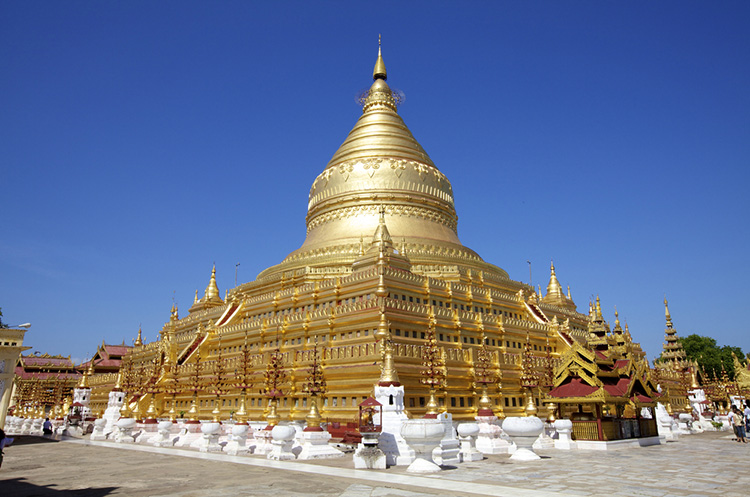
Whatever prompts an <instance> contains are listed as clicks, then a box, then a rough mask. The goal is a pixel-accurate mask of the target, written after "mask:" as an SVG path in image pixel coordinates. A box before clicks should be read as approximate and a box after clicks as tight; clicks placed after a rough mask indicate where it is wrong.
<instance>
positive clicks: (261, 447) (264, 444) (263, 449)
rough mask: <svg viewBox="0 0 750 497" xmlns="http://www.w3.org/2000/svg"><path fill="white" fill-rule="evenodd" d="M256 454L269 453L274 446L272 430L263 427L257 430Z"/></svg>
mask: <svg viewBox="0 0 750 497" xmlns="http://www.w3.org/2000/svg"><path fill="white" fill-rule="evenodd" d="M254 437H255V451H254V453H255V454H260V455H267V454H269V453H270V452H271V449H272V448H273V437H271V430H268V429H266V428H262V429H260V430H258V431H256V432H255V434H254Z"/></svg>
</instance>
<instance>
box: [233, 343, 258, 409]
mask: <svg viewBox="0 0 750 497" xmlns="http://www.w3.org/2000/svg"><path fill="white" fill-rule="evenodd" d="M252 367H253V364H252V358H251V356H250V347H249V346H248V344H247V331H245V342H244V343H243V345H242V354H241V355H240V364H239V370H237V369H235V371H234V378H235V383H234V387H235V388H238V389H239V390H240V392H241V394H240V408H239V410H238V411H237V413H236V414H237V421H238V424H247V391H248V390H249V389H251V388H252V387H253V382H252V379H251V378H252V377H251V375H252Z"/></svg>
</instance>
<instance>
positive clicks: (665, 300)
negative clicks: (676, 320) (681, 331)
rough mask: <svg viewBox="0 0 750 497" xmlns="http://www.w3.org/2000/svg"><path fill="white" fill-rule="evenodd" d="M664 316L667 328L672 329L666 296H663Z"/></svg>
mask: <svg viewBox="0 0 750 497" xmlns="http://www.w3.org/2000/svg"><path fill="white" fill-rule="evenodd" d="M664 314H665V316H666V318H667V326H668V327H670V328H671V327H672V316H671V315H670V314H669V304H668V303H667V296H666V295H665V296H664Z"/></svg>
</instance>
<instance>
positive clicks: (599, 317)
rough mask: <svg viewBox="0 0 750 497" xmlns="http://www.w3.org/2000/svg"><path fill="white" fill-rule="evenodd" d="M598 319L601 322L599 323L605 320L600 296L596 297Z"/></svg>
mask: <svg viewBox="0 0 750 497" xmlns="http://www.w3.org/2000/svg"><path fill="white" fill-rule="evenodd" d="M596 319H597V320H599V321H601V320H602V319H604V318H603V317H602V305H601V302H599V296H598V295H597V296H596Z"/></svg>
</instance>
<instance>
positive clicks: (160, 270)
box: [0, 1, 750, 359]
mask: <svg viewBox="0 0 750 497" xmlns="http://www.w3.org/2000/svg"><path fill="white" fill-rule="evenodd" d="M748 26H750V3H748V2H746V1H742V2H710V3H709V2H684V1H680V2H667V1H662V2H594V1H590V2H575V1H571V2H557V1H554V2H474V3H472V2H460V3H458V2H456V3H443V2H377V3H372V2H362V3H357V4H354V3H352V2H265V3H251V2H246V1H242V2H185V1H179V2H136V1H128V2H93V1H92V2H52V1H49V2H33V1H32V2H4V4H3V6H2V9H1V10H0V62H1V63H2V71H0V104H1V105H0V185H1V187H2V188H1V191H2V195H1V196H0V198H1V199H2V209H1V211H0V307H2V310H3V313H4V315H5V318H4V319H5V321H6V322H7V323H10V324H20V323H24V322H27V321H29V322H31V323H32V327H31V330H30V331H29V333H28V334H27V339H26V342H27V344H28V345H31V346H32V347H34V350H39V351H42V352H50V353H63V354H66V355H67V354H71V355H72V356H73V357H74V358H78V359H83V358H85V357H86V356H88V355H90V354H92V353H93V352H94V351H95V349H96V346H97V344H98V343H100V342H101V341H102V340H106V341H107V342H110V343H115V342H117V343H119V342H121V341H122V340H123V339H124V340H126V341H127V342H128V343H130V342H131V340H132V339H133V338H134V337H135V335H136V332H137V330H138V325H139V323H142V325H143V330H144V334H145V337H146V339H147V340H149V341H150V340H153V339H155V338H156V336H157V332H158V330H159V329H160V328H161V326H162V324H163V323H164V322H165V321H167V320H168V318H169V308H170V306H171V304H172V298H173V296H174V298H175V300H176V301H177V302H178V304H179V308H180V310H181V314H183V315H184V314H185V313H186V311H187V308H188V307H189V306H190V304H191V302H192V299H193V295H194V291H195V289H196V288H197V289H200V290H201V292H202V291H203V289H204V288H205V286H206V284H207V282H208V277H209V274H210V270H211V265H212V264H213V263H214V261H215V262H216V267H217V275H218V283H219V287H220V289H221V292H222V294H223V293H224V289H225V288H227V286H230V287H231V286H233V285H234V271H235V264H236V263H238V262H239V263H240V264H241V265H240V266H239V282H240V283H242V282H246V281H250V280H252V279H254V278H255V276H256V275H257V274H258V273H259V272H260V271H262V270H263V269H265V268H266V267H268V266H270V265H273V264H276V263H278V262H280V261H281V259H283V258H284V257H285V256H286V254H288V253H289V252H291V251H292V250H295V249H296V248H298V247H299V246H300V244H301V243H302V241H303V239H304V234H305V224H304V221H305V214H306V207H307V194H308V192H309V188H310V185H311V184H312V181H313V180H314V179H315V177H316V176H317V175H318V174H319V173H320V172H321V171H322V170H323V168H324V167H325V165H326V163H327V161H328V160H329V159H330V157H331V156H332V154H333V153H334V152H335V151H336V149H337V148H338V146H339V145H340V144H341V142H342V141H343V140H344V138H345V137H346V135H347V133H348V132H349V130H350V129H351V127H352V126H353V125H354V122H355V121H356V119H357V117H358V115H359V113H360V109H359V108H358V107H357V105H356V104H355V99H354V97H355V94H356V93H357V92H358V91H359V90H361V89H363V88H366V87H368V86H369V84H370V81H371V80H370V78H371V74H372V66H373V64H374V61H375V56H376V52H377V35H378V33H382V34H383V55H384V58H385V62H386V66H387V68H388V73H389V79H388V81H389V83H391V85H392V86H394V87H396V88H399V89H401V90H403V91H404V92H405V93H406V97H407V98H406V103H405V104H404V105H403V106H402V108H401V110H400V113H401V115H402V116H403V117H404V119H405V121H406V123H407V125H408V126H409V127H410V129H411V130H412V132H413V134H414V135H415V137H416V138H417V139H418V140H419V141H420V142H421V144H422V145H423V146H424V148H425V149H426V150H427V152H428V153H429V154H430V156H431V157H432V159H433V160H434V162H435V164H437V166H438V168H440V169H441V170H442V171H443V172H444V173H445V174H446V175H447V176H448V178H449V179H450V180H451V182H452V184H453V188H454V191H455V198H456V208H457V210H458V215H459V236H460V238H461V240H462V242H463V243H464V244H465V245H467V246H469V247H471V248H472V249H474V250H476V251H477V252H478V253H479V254H480V255H481V256H482V257H483V258H484V259H485V260H487V261H489V262H492V263H494V264H497V265H498V266H500V267H502V268H504V269H505V270H507V271H508V272H509V273H510V275H511V277H513V278H514V279H518V280H522V281H528V277H529V274H528V265H527V263H526V261H527V260H531V261H532V267H533V280H534V284H537V283H541V284H542V285H543V286H546V283H547V279H548V275H549V272H548V267H549V261H550V259H552V258H554V261H555V265H556V267H557V273H558V277H559V279H560V281H561V283H562V284H563V286H566V285H570V287H571V291H572V294H573V298H574V300H575V301H576V303H577V304H578V306H579V310H582V311H583V312H586V309H587V305H588V301H589V298H591V297H592V296H594V295H597V294H598V295H600V296H601V299H602V304H603V307H604V310H605V313H606V316H607V318H609V319H610V320H613V307H614V305H617V307H618V309H619V311H620V317H621V319H623V320H627V322H628V323H629V324H630V329H631V332H632V334H633V336H634V338H635V339H636V340H638V341H640V342H641V343H642V344H643V346H644V348H645V349H646V351H647V353H648V356H649V358H653V357H654V356H655V355H657V354H658V353H659V351H660V349H661V343H662V340H663V334H664V331H663V330H664V314H663V306H662V299H663V297H664V294H665V293H666V294H667V297H668V298H669V300H670V308H671V311H672V316H673V318H674V322H675V325H676V327H677V330H678V333H680V334H681V335H683V336H684V335H688V334H690V333H699V334H703V335H709V336H713V337H715V338H717V340H718V341H719V343H720V344H731V345H737V346H741V347H743V348H744V349H745V350H747V349H750V344H749V343H748V337H749V336H750V333H748V331H749V330H748V324H747V323H748V319H747V309H748V302H750V269H749V267H750V261H749V259H750V257H749V256H748V247H749V246H750V235H749V231H750V228H749V226H750V223H749V222H748V217H749V216H748V214H750V200H748V187H750V173H749V172H748V169H749V166H750V30H749V29H748Z"/></svg>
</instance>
